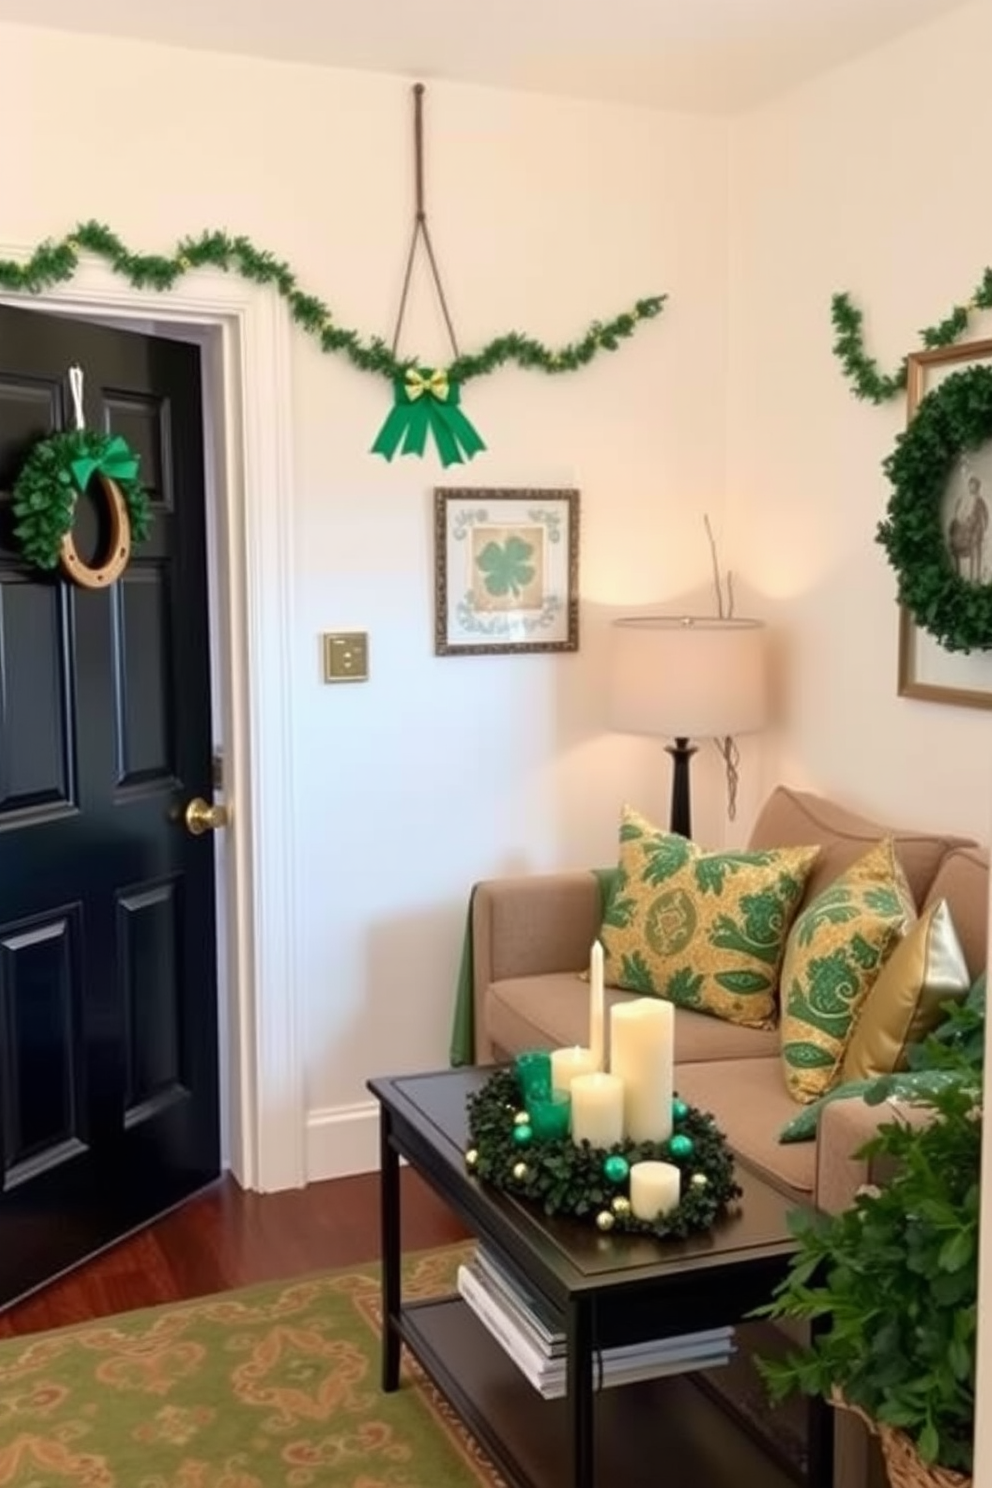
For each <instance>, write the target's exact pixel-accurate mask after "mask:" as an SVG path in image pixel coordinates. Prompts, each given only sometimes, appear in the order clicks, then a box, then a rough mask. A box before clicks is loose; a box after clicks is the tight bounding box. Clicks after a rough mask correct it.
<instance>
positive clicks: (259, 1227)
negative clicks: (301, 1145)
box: [0, 1169, 465, 1338]
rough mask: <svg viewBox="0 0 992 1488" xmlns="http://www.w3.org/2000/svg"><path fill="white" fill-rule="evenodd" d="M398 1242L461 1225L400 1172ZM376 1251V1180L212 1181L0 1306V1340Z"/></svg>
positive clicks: (422, 1241)
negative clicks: (262, 1186) (261, 1189)
mask: <svg viewBox="0 0 992 1488" xmlns="http://www.w3.org/2000/svg"><path fill="white" fill-rule="evenodd" d="M402 1183H403V1244H404V1248H405V1249H407V1250H422V1249H426V1248H427V1247H429V1246H432V1245H448V1244H450V1243H453V1242H454V1241H456V1240H460V1239H462V1238H464V1235H465V1231H464V1230H463V1229H462V1228H461V1226H460V1225H459V1224H458V1222H457V1220H455V1219H454V1218H453V1217H452V1215H451V1214H450V1213H449V1212H448V1210H447V1209H445V1208H444V1206H443V1205H442V1204H441V1203H440V1202H439V1201H438V1199H436V1198H435V1197H434V1195H433V1193H432V1192H431V1190H430V1189H429V1188H427V1187H426V1185H425V1184H424V1183H423V1182H422V1181H421V1180H420V1179H419V1178H418V1177H417V1176H416V1174H415V1173H413V1172H412V1171H411V1170H410V1169H404V1170H403V1175H402ZM378 1255H379V1177H378V1174H377V1173H363V1174H361V1175H360V1176H359V1177H355V1178H336V1179H334V1180H333V1181H332V1182H328V1183H313V1184H311V1185H310V1186H309V1187H308V1188H304V1189H294V1190H292V1191H290V1192H289V1193H279V1194H253V1193H244V1192H243V1191H242V1190H241V1189H240V1188H239V1187H238V1185H237V1184H236V1183H235V1182H234V1180H233V1179H232V1178H224V1179H221V1181H220V1182H219V1183H216V1184H213V1185H212V1186H211V1187H210V1188H209V1189H206V1190H205V1191H204V1192H203V1193H202V1194H201V1195H199V1196H198V1197H197V1198H195V1199H191V1200H190V1201H189V1202H188V1203H186V1204H184V1205H182V1207H181V1208H179V1209H176V1210H174V1211H173V1212H172V1213H171V1214H168V1215H166V1217H165V1218H164V1219H161V1220H159V1221H158V1223H157V1224H153V1225H150V1226H149V1227H148V1228H147V1229H145V1230H141V1231H139V1233H138V1234H136V1235H133V1236H131V1238H130V1239H128V1240H123V1241H121V1243H120V1244H118V1245H115V1246H113V1247H112V1248H111V1249H110V1250H107V1251H104V1252H103V1254H102V1255H100V1256H98V1257H97V1258H96V1259H95V1260H92V1261H89V1262H88V1263H87V1264H86V1265H84V1266H80V1267H79V1268H78V1269H77V1270H75V1271H72V1272H69V1273H68V1274H67V1275H66V1276H63V1277H61V1278H60V1279H59V1280H57V1281H54V1282H52V1283H51V1284H50V1285H49V1286H47V1287H45V1288H43V1290H41V1291H39V1292H36V1293H34V1294H33V1295H32V1296H30V1297H28V1298H26V1299H25V1300H24V1301H23V1302H20V1303H17V1304H15V1305H14V1306H13V1307H11V1308H9V1309H8V1310H7V1311H6V1312H0V1338H9V1337H12V1336H13V1335H15V1334H19V1333H34V1332H38V1331H39V1330H41V1329H45V1328H63V1327H66V1326H68V1325H70V1324H72V1323H81V1322H85V1321H86V1320H87V1319H89V1318H94V1317H105V1316H106V1315H107V1314H109V1313H114V1312H126V1311H129V1310H130V1309H131V1308H135V1307H154V1306H156V1305H157V1304H158V1303H160V1302H176V1301H181V1300H183V1299H184V1298H187V1297H202V1296H206V1295H207V1294H209V1293H210V1292H220V1291H224V1290H226V1289H227V1288H229V1287H239V1286H248V1285H250V1284H251V1283H252V1282H257V1281H277V1280H280V1279H281V1278H283V1277H287V1276H296V1275H301V1274H303V1273H305V1272H307V1271H319V1270H321V1269H324V1268H328V1267H334V1266H351V1265H355V1264H356V1263H358V1262H363V1261H371V1260H375V1259H376V1258H377V1257H378Z"/></svg>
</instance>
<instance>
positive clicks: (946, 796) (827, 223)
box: [728, 3, 992, 840]
mask: <svg viewBox="0 0 992 1488" xmlns="http://www.w3.org/2000/svg"><path fill="white" fill-rule="evenodd" d="M990 55H992V7H990V6H989V5H988V4H986V3H981V4H976V5H973V6H970V7H967V8H965V9H963V10H960V11H957V12H955V13H954V14H953V15H951V16H949V17H948V18H947V19H946V20H944V21H943V22H941V23H939V24H937V25H934V26H931V27H928V28H926V29H925V30H920V31H917V32H914V33H912V34H911V35H909V36H907V37H906V38H904V39H903V40H902V41H900V42H898V43H897V44H894V45H892V46H889V47H886V48H885V49H884V50H880V51H878V52H875V53H872V54H870V55H868V56H866V57H864V58H862V59H861V60H860V61H859V62H857V63H854V64H852V65H850V66H847V67H845V68H843V69H840V70H838V71H836V72H834V73H831V74H829V75H828V76H825V77H824V78H822V79H820V80H819V81H818V82H816V83H813V84H810V85H809V86H807V87H804V88H803V89H802V90H801V91H798V92H796V93H795V94H793V95H792V96H790V97H787V98H784V99H782V100H781V101H780V102H778V103H776V104H775V105H774V106H771V107H768V108H766V109H763V110H762V111H760V112H757V113H754V114H751V115H749V116H747V117H744V118H741V119H739V120H736V121H735V122H734V125H733V129H732V144H731V160H732V168H731V180H732V191H731V201H732V207H731V233H730V243H731V253H730V288H731V364H730V365H731V375H730V380H729V386H730V390H731V393H730V405H729V419H728V470H729V480H728V508H729V515H728V521H729V522H730V524H731V527H732V531H733V537H732V548H733V551H734V554H735V558H736V561H737V563H738V565H739V567H740V569H741V572H742V577H743V578H744V579H745V580H746V582H747V585H748V586H749V587H751V588H753V589H754V590H755V591H756V592H757V594H758V595H759V596H761V600H760V603H761V605H762V607H763V608H764V610H765V611H766V612H767V613H768V615H769V616H770V617H772V618H773V619H774V622H775V624H776V627H777V629H778V630H779V632H780V639H781V644H782V649H783V653H784V655H783V679H782V680H783V693H784V697H785V699H786V705H785V708H784V712H783V716H782V727H781V731H780V736H779V739H778V747H777V748H774V749H773V748H769V749H768V751H767V752H766V753H765V755H764V769H765V776H766V782H770V781H771V780H773V779H775V778H778V777H780V776H782V775H785V776H786V777H788V778H789V779H792V780H794V781H796V782H797V783H803V782H806V783H808V784H810V785H812V786H814V787H816V788H819V789H822V790H825V791H827V792H833V793H836V794H837V795H839V796H841V797H843V798H844V799H845V800H847V801H849V802H851V803H852V804H854V805H861V806H863V807H865V808H867V809H868V810H870V811H872V812H874V813H875V814H878V815H881V816H883V817H887V818H888V819H890V820H894V821H899V822H909V823H914V824H919V825H921V826H934V827H944V828H949V829H956V830H957V831H959V832H964V833H969V834H973V835H975V836H977V837H979V838H981V839H983V840H988V837H989V827H990V810H992V772H990V770H989V752H990V745H992V713H987V712H982V711H972V710H968V709H964V708H956V707H948V706H944V705H937V704H933V703H924V702H918V701H913V700H909V699H902V698H898V697H897V696H896V636H897V611H896V608H895V604H894V596H895V576H894V574H893V573H892V571H891V569H890V568H889V567H888V566H887V563H886V559H885V554H884V552H883V550H882V549H881V548H880V547H879V546H878V545H877V543H875V542H874V540H873V539H874V532H875V528H876V524H877V523H878V521H879V520H880V519H881V517H882V515H883V513H884V509H885V504H886V500H887V496H888V489H889V488H888V485H887V483H886V481H885V479H884V476H883V474H882V471H881V462H882V460H883V458H884V456H885V455H886V454H887V453H888V451H889V449H890V448H891V446H892V443H893V440H894V438H895V436H896V434H897V433H898V431H899V430H900V429H901V428H902V427H903V426H904V422H905V409H904V404H903V401H902V400H901V399H897V400H896V401H895V402H893V403H891V404H887V405H884V406H882V407H880V408H876V407H874V406H873V405H871V404H865V403H861V402H858V401H857V400H856V399H855V398H854V397H853V395H852V393H851V391H850V390H849V387H848V385H847V384H846V382H845V381H844V380H843V378H842V377H841V374H840V369H839V364H838V363H837V361H836V360H835V358H834V357H833V355H832V353H831V343H832V339H833V335H832V328H831V324H830V318H829V314H830V297H831V294H832V293H833V292H834V291H835V290H838V289H847V290H849V291H850V292H851V293H852V295H853V296H854V298H855V300H856V302H857V303H858V304H860V305H861V306H862V307H863V309H864V310H865V320H866V329H867V335H868V341H869V349H870V350H871V351H872V352H873V354H875V355H876V356H878V357H879V358H880V360H881V363H882V365H883V366H884V367H885V368H886V369H889V368H891V367H893V366H894V365H895V364H896V363H897V362H898V359H899V358H900V356H902V355H903V354H904V353H905V352H906V351H908V350H911V349H914V348H915V347H916V345H917V331H918V328H919V327H921V326H923V325H927V324H931V323H933V322H934V321H936V320H938V319H939V318H941V316H943V315H944V314H945V313H946V311H947V310H948V308H949V307H950V306H951V305H952V304H954V303H955V301H957V300H959V299H963V298H966V297H967V296H968V295H969V294H970V293H971V290H972V289H973V287H974V286H975V285H976V283H977V282H978V279H979V277H980V275H981V271H982V269H983V268H984V266H985V265H986V264H987V263H988V262H989V261H990V257H992V194H990V193H989V191H988V189H987V186H986V179H985V177H986V172H985V166H984V163H983V162H984V153H985V151H984V143H983V142H984V141H985V140H986V139H987V138H988V136H989V133H990V131H992V94H990V91H989V88H988V80H987V59H988V57H989V56H990ZM985 319H986V321H987V322H988V321H989V319H990V318H989V317H986V318H985ZM977 329H978V330H979V331H980V332H982V333H984V334H985V335H989V334H992V324H990V323H986V324H985V325H984V326H979V327H978V328H977Z"/></svg>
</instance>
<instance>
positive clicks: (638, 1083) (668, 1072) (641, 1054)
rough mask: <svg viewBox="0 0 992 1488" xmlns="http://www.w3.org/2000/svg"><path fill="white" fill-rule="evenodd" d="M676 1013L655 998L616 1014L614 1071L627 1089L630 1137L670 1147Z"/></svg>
mask: <svg viewBox="0 0 992 1488" xmlns="http://www.w3.org/2000/svg"><path fill="white" fill-rule="evenodd" d="M674 1047H675V1009H674V1007H673V1006H672V1004H671V1003H670V1002H663V1001H661V1000H660V999H659V998H655V997H637V998H634V999H633V1001H631V1002H619V1003H616V1004H615V1005H614V1007H613V1008H612V1009H611V1010H610V1070H611V1071H612V1073H613V1074H615V1075H619V1076H620V1078H621V1080H622V1081H623V1088H624V1118H623V1119H624V1133H625V1135H626V1136H628V1137H630V1139H631V1141H632V1142H666V1141H667V1140H668V1138H669V1137H670V1136H671V1134H672V1097H673V1094H674V1070H673V1064H674Z"/></svg>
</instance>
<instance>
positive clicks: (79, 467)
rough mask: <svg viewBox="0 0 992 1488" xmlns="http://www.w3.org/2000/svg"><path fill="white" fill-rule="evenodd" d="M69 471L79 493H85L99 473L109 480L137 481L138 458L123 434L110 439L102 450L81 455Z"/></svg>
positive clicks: (73, 462) (71, 463)
mask: <svg viewBox="0 0 992 1488" xmlns="http://www.w3.org/2000/svg"><path fill="white" fill-rule="evenodd" d="M69 469H70V470H71V471H72V478H73V481H74V482H75V484H76V489H77V490H78V491H85V490H86V487H87V486H88V485H89V483H90V481H91V480H92V478H93V476H94V475H96V474H97V472H99V474H100V475H105V476H106V477H107V479H108V480H124V481H130V480H135V479H136V478H137V474H138V457H137V455H136V454H134V453H133V451H132V450H131V447H130V446H129V444H128V442H127V440H126V439H125V438H124V437H123V435H121V434H115V435H114V436H113V438H111V439H108V440H107V442H106V444H105V445H104V446H103V447H102V449H100V450H98V451H96V452H91V453H90V454H86V455H80V456H79V457H78V459H75V460H73V461H71V462H70V465H69Z"/></svg>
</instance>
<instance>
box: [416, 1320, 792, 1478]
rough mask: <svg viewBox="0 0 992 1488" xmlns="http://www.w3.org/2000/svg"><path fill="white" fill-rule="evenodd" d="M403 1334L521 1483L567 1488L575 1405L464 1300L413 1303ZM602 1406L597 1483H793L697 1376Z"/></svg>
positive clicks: (651, 1385)
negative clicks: (533, 1376) (548, 1389)
mask: <svg viewBox="0 0 992 1488" xmlns="http://www.w3.org/2000/svg"><path fill="white" fill-rule="evenodd" d="M399 1332H400V1334H401V1336H402V1338H403V1341H404V1343H405V1344H406V1345H407V1347H408V1348H409V1349H410V1351H411V1353H412V1354H413V1355H414V1357H415V1358H416V1359H417V1360H418V1361H419V1363H420V1364H421V1365H422V1367H423V1368H424V1370H425V1371H426V1372H427V1374H428V1375H429V1376H430V1378H431V1380H433V1382H434V1384H435V1385H436V1386H437V1387H438V1389H439V1390H440V1391H441V1393H442V1394H443V1395H444V1396H445V1397H446V1399H447V1400H448V1401H449V1402H450V1404H451V1405H452V1406H453V1408H454V1410H455V1412H456V1413H457V1415H458V1416H459V1417H460V1419H461V1420H462V1421H463V1422H464V1424H465V1425H466V1426H467V1427H468V1429H469V1430H470V1431H471V1433H472V1435H473V1436H474V1437H475V1439H476V1440H477V1441H478V1442H479V1444H480V1445H481V1446H482V1447H483V1448H484V1449H485V1451H486V1452H487V1453H488V1455H489V1456H490V1458H491V1459H492V1461H493V1462H494V1463H495V1465H496V1467H497V1468H498V1469H499V1471H500V1472H501V1473H502V1474H503V1476H504V1477H505V1478H506V1479H507V1480H508V1482H509V1483H511V1484H512V1485H513V1488H567V1485H568V1483H569V1481H570V1477H569V1464H570V1461H571V1451H570V1439H569V1430H568V1418H567V1406H566V1402H565V1401H564V1400H563V1399H562V1400H545V1399H544V1397H543V1396H542V1395H540V1394H539V1393H538V1391H536V1390H535V1389H533V1388H532V1387H531V1385H530V1384H528V1382H527V1380H526V1379H525V1378H524V1376H523V1375H522V1374H521V1373H520V1371H519V1370H518V1369H517V1367H516V1365H515V1364H514V1363H513V1361H512V1360H511V1359H510V1358H509V1357H508V1355H507V1354H506V1352H505V1351H504V1350H503V1349H502V1348H501V1346H500V1345H499V1344H498V1343H497V1342H496V1340H495V1339H494V1338H493V1337H492V1335H491V1334H490V1333H489V1332H488V1331H487V1330H486V1328H485V1327H484V1326H483V1325H482V1323H480V1322H479V1320H478V1318H476V1316H475V1315H474V1313H473V1312H472V1311H471V1309H470V1308H469V1307H468V1306H467V1305H466V1304H465V1303H464V1302H463V1301H462V1300H461V1298H460V1297H444V1298H434V1299H431V1300H429V1301H426V1302H408V1303H404V1305H403V1307H402V1309H401V1312H400V1318H399ZM595 1410H596V1431H595V1441H596V1483H597V1485H599V1484H603V1485H607V1484H618V1483H622V1484H623V1485H624V1488H658V1483H659V1482H660V1481H662V1480H663V1481H665V1482H671V1483H692V1482H694V1483H699V1484H710V1483H714V1484H716V1483H728V1484H729V1483H734V1484H736V1485H739V1488H750V1485H751V1484H752V1483H753V1484H754V1485H755V1488H757V1485H760V1488H794V1479H792V1478H791V1477H789V1476H788V1475H787V1474H786V1473H785V1472H782V1471H780V1470H778V1469H777V1468H776V1467H774V1466H773V1465H772V1464H771V1463H770V1462H769V1460H768V1458H767V1457H766V1456H765V1454H764V1453H763V1452H762V1451H761V1450H760V1449H759V1448H758V1447H757V1446H756V1445H755V1443H754V1442H753V1441H752V1439H751V1438H750V1437H749V1436H748V1435H747V1434H746V1433H745V1432H743V1431H742V1430H741V1429H740V1428H739V1427H738V1426H736V1425H735V1423H734V1422H733V1421H732V1420H731V1419H730V1418H729V1417H726V1418H722V1419H721V1418H719V1417H717V1418H716V1421H715V1416H714V1410H713V1407H712V1405H711V1404H710V1403H709V1402H708V1401H707V1399H706V1397H705V1396H704V1395H703V1393H702V1391H701V1390H698V1389H697V1388H696V1387H695V1386H694V1385H693V1384H692V1381H691V1376H687V1375H683V1376H670V1377H668V1378H665V1379H659V1380H650V1381H646V1382H643V1383H638V1384H633V1385H624V1386H619V1387H616V1388H614V1389H609V1390H604V1391H602V1393H601V1394H599V1395H597V1396H596V1403H595ZM715 1426H716V1429H714V1428H715Z"/></svg>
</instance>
